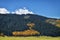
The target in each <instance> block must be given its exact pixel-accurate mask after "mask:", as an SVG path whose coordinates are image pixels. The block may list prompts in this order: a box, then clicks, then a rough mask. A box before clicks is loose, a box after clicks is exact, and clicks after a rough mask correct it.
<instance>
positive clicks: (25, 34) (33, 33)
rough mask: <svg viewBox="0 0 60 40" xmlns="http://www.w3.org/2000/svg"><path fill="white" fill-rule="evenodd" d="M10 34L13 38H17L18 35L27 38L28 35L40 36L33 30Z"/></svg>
mask: <svg viewBox="0 0 60 40" xmlns="http://www.w3.org/2000/svg"><path fill="white" fill-rule="evenodd" d="M12 34H13V35H14V36H19V35H23V36H29V35H36V34H40V33H39V32H38V31H35V30H25V31H21V32H19V31H15V32H12Z"/></svg>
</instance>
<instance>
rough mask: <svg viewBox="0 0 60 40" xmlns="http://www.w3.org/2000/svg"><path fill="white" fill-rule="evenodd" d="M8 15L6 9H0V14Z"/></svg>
mask: <svg viewBox="0 0 60 40" xmlns="http://www.w3.org/2000/svg"><path fill="white" fill-rule="evenodd" d="M8 13H10V12H9V11H8V10H7V9H6V8H0V14H8Z"/></svg>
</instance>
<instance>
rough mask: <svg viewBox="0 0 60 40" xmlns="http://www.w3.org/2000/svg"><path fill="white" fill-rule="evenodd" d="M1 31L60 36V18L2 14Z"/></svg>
mask: <svg viewBox="0 0 60 40" xmlns="http://www.w3.org/2000/svg"><path fill="white" fill-rule="evenodd" d="M32 32H33V33H32ZM1 33H3V34H4V35H7V36H13V35H14V34H15V36H17V35H18V36H21V35H23V36H26V34H27V36H40V35H41V36H60V19H54V18H47V17H44V16H41V15H36V14H26V15H25V14H22V15H16V14H0V34H1ZM22 33H23V34H22Z"/></svg>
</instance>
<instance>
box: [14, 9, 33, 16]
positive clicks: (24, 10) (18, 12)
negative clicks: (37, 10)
mask: <svg viewBox="0 0 60 40" xmlns="http://www.w3.org/2000/svg"><path fill="white" fill-rule="evenodd" d="M15 13H16V14H20V15H21V14H33V12H31V11H29V10H28V9H26V8H23V9H18V10H16V11H15Z"/></svg>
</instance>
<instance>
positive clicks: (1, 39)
mask: <svg viewBox="0 0 60 40" xmlns="http://www.w3.org/2000/svg"><path fill="white" fill-rule="evenodd" d="M0 40H60V37H47V36H39V37H7V36H5V37H1V36H0Z"/></svg>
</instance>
